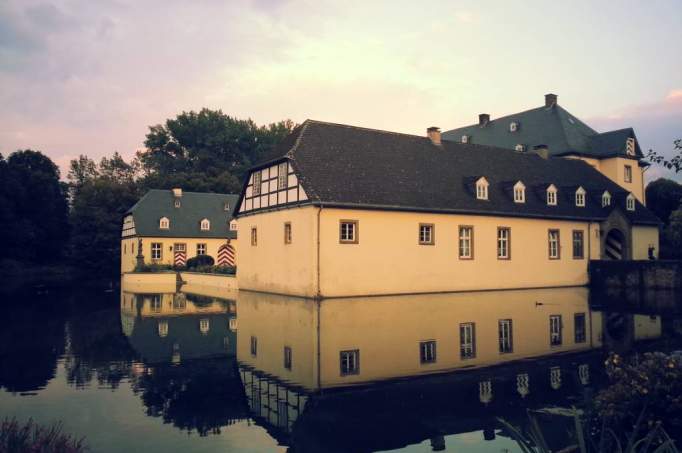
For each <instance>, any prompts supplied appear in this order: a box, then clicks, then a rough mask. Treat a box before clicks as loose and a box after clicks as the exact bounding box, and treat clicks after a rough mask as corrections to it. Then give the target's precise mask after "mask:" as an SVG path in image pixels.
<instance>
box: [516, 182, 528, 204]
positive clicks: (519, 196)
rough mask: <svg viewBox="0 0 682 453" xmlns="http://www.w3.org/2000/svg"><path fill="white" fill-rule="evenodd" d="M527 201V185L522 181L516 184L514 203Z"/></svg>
mask: <svg viewBox="0 0 682 453" xmlns="http://www.w3.org/2000/svg"><path fill="white" fill-rule="evenodd" d="M525 202H526V186H525V185H524V184H523V183H522V182H521V181H519V182H517V183H516V184H514V203H525Z"/></svg>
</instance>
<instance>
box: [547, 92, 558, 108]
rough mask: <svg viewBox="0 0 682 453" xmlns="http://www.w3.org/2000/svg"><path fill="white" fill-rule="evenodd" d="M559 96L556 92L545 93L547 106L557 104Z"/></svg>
mask: <svg viewBox="0 0 682 453" xmlns="http://www.w3.org/2000/svg"><path fill="white" fill-rule="evenodd" d="M558 97H559V96H557V95H556V94H552V93H549V94H546V95H545V107H553V106H555V105H556V103H557V99H558Z"/></svg>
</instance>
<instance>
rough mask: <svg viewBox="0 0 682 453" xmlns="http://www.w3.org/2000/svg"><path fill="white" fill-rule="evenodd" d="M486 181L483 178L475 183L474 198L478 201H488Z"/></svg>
mask: <svg viewBox="0 0 682 453" xmlns="http://www.w3.org/2000/svg"><path fill="white" fill-rule="evenodd" d="M488 186H489V184H488V180H487V179H485V178H484V177H480V178H479V179H478V181H476V198H478V199H479V200H487V199H488Z"/></svg>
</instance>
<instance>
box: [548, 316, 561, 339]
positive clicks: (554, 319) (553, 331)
mask: <svg viewBox="0 0 682 453" xmlns="http://www.w3.org/2000/svg"><path fill="white" fill-rule="evenodd" d="M549 344H550V345H551V346H559V345H561V315H550V316H549Z"/></svg>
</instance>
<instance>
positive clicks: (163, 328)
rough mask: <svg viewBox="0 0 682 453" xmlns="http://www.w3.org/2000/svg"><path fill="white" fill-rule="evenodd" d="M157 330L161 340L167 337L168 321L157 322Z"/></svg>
mask: <svg viewBox="0 0 682 453" xmlns="http://www.w3.org/2000/svg"><path fill="white" fill-rule="evenodd" d="M157 329H158V331H159V336H160V337H161V338H165V337H167V336H168V321H159V324H158V326H157Z"/></svg>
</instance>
